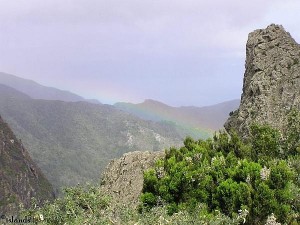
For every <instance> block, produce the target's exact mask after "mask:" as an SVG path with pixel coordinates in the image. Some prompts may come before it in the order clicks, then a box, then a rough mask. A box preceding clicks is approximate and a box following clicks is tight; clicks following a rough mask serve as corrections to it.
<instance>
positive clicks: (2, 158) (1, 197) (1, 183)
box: [0, 117, 54, 214]
mask: <svg viewBox="0 0 300 225" xmlns="http://www.w3.org/2000/svg"><path fill="white" fill-rule="evenodd" d="M32 197H35V198H36V200H37V202H38V203H42V202H44V201H45V200H51V199H53V198H54V192H53V189H52V186H51V184H50V183H49V181H48V180H47V179H46V178H45V177H44V175H43V174H42V172H41V170H40V169H39V168H38V167H37V166H36V164H35V163H34V162H33V161H32V159H31V158H30V156H29V154H28V152H27V150H26V149H25V148H24V146H23V145H22V143H21V142H20V141H19V140H18V139H17V138H16V136H15V135H14V134H13V132H12V131H11V129H10V128H9V127H8V125H7V124H6V123H4V121H3V120H2V118H1V117H0V213H2V214H5V213H14V212H16V211H17V210H18V208H19V205H20V204H23V205H24V206H25V207H27V206H29V205H30V201H31V198H32Z"/></svg>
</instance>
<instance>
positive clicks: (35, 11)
mask: <svg viewBox="0 0 300 225" xmlns="http://www.w3.org/2000/svg"><path fill="white" fill-rule="evenodd" d="M299 12H300V1H299V0H284V1H283V0H264V1H261V0H251V1H248V0H244V1H241V0H227V1H224V0H207V1H205V0H42V1H41V0H0V52H1V55H0V71H1V72H6V73H10V74H14V75H17V76H19V77H23V78H26V79H31V80H34V81H36V82H38V83H41V84H43V85H46V86H52V87H56V88H60V89H63V90H69V91H72V92H74V93H76V94H79V95H81V96H83V97H85V98H93V99H98V100H100V101H101V102H102V103H107V104H113V103H115V102H120V101H123V102H133V103H138V102H142V101H143V100H145V99H155V100H158V101H161V102H164V103H166V104H169V105H172V106H188V105H194V106H204V105H212V104H216V103H219V102H223V101H227V100H232V99H238V98H240V96H241V91H242V81H243V74H244V67H245V65H244V64H245V54H246V53H245V49H246V41H247V37H248V34H249V33H250V32H252V31H253V30H255V29H262V28H266V27H267V26H268V25H269V24H271V23H275V24H281V25H283V26H284V28H285V29H286V31H288V32H290V33H291V35H292V36H293V37H294V39H295V40H296V41H297V42H298V43H299V41H300V29H299V25H300V14H299Z"/></svg>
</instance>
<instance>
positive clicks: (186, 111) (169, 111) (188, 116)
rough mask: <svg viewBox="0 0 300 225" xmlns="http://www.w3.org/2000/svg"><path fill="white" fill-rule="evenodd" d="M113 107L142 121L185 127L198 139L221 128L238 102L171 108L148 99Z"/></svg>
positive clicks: (118, 104)
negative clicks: (169, 123)
mask: <svg viewBox="0 0 300 225" xmlns="http://www.w3.org/2000/svg"><path fill="white" fill-rule="evenodd" d="M114 106H115V107H117V108H118V109H120V110H123V111H126V112H129V113H131V114H133V115H136V116H138V117H140V118H142V119H146V120H151V121H157V122H158V121H169V122H173V123H174V124H177V125H178V126H181V127H185V128H186V130H187V133H188V131H190V132H191V133H190V135H191V136H194V137H195V136H196V138H199V137H201V135H202V136H203V135H205V134H212V133H213V132H214V131H216V130H219V129H221V128H223V124H224V122H225V121H226V119H227V118H228V117H229V113H230V112H231V111H234V110H236V109H237V108H238V106H239V100H232V101H227V102H223V103H220V104H216V105H212V106H206V107H194V106H183V107H171V106H168V105H166V104H163V103H161V102H158V101H154V100H150V99H148V100H145V101H144V102H143V103H140V104H132V103H122V102H121V103H116V104H115V105H114ZM197 131H198V132H199V133H197ZM197 136H198V137H197Z"/></svg>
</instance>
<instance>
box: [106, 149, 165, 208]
mask: <svg viewBox="0 0 300 225" xmlns="http://www.w3.org/2000/svg"><path fill="white" fill-rule="evenodd" d="M163 156H164V152H163V151H158V152H139V151H136V152H129V153H126V154H124V155H123V156H122V157H121V158H120V159H115V160H112V161H111V162H110V163H109V165H108V166H107V168H106V170H105V172H104V173H103V175H102V181H101V190H102V191H103V192H104V193H105V194H108V195H109V196H111V197H112V200H113V201H115V202H116V203H117V204H121V205H127V206H131V207H136V206H137V205H138V203H139V196H140V194H141V192H142V189H143V180H144V178H143V175H144V171H145V170H147V169H149V168H151V167H152V166H154V163H155V161H156V160H158V159H160V158H163Z"/></svg>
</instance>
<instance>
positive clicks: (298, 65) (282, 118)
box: [224, 24, 300, 138]
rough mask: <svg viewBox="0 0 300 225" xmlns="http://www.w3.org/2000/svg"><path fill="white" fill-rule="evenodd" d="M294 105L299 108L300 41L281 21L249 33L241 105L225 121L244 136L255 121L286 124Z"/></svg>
mask: <svg viewBox="0 0 300 225" xmlns="http://www.w3.org/2000/svg"><path fill="white" fill-rule="evenodd" d="M291 108H298V109H300V45H299V44H297V43H296V41H295V40H294V39H293V38H292V37H291V35H290V34H289V33H288V32H286V31H285V30H284V28H283V27H282V26H281V25H275V24H271V25H270V26H268V27H267V28H266V29H259V30H255V31H254V32H252V33H250V34H249V36H248V41H247V46H246V65H245V74H244V81H243V93H242V96H241V103H240V107H239V109H238V110H237V111H235V112H234V113H233V114H232V115H231V116H230V118H229V119H228V120H227V122H226V123H225V125H224V127H225V129H226V130H227V131H229V130H230V129H232V128H233V129H235V130H236V131H237V132H238V133H239V134H240V135H241V136H242V137H244V138H245V137H247V136H248V135H249V126H250V125H251V124H252V123H254V122H255V123H260V124H265V123H267V124H269V125H271V126H273V127H275V128H278V129H279V130H281V131H282V130H284V128H285V126H286V120H287V116H286V115H287V114H288V112H289V110H290V109H291Z"/></svg>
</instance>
